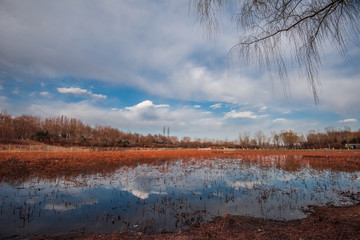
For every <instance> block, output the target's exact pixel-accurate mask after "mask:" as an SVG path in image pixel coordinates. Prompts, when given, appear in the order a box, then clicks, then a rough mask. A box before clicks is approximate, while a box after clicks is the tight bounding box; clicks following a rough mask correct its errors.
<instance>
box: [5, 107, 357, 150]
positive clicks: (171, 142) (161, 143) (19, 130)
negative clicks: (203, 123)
mask: <svg viewBox="0 0 360 240" xmlns="http://www.w3.org/2000/svg"><path fill="white" fill-rule="evenodd" d="M19 140H33V141H38V142H44V143H47V144H52V145H61V146H89V147H151V148H153V147H169V148H171V147H184V148H207V147H220V148H221V147H228V148H289V149H293V148H299V149H305V148H308V149H309V148H336V149H340V148H345V144H349V143H360V131H357V132H352V131H351V129H350V128H348V127H345V128H344V129H335V128H332V127H327V128H325V129H324V131H314V130H310V131H309V132H308V133H307V134H306V135H304V134H301V133H297V132H294V131H292V130H283V131H280V132H271V136H266V135H265V133H264V132H263V131H262V130H258V131H257V132H255V133H254V134H252V135H251V134H250V133H249V132H243V133H240V134H239V138H238V139H236V140H233V141H221V140H214V139H200V138H194V139H191V138H190V137H183V138H181V139H179V138H178V137H176V136H169V134H168V135H167V136H165V133H164V134H153V135H152V134H148V135H142V134H139V133H130V132H124V131H121V130H119V129H117V128H113V127H110V126H100V125H96V126H94V127H91V126H90V125H88V124H85V123H83V122H82V121H81V120H79V119H76V118H69V117H66V116H58V117H50V118H44V119H41V118H40V117H36V116H31V115H21V116H12V115H11V114H8V113H7V112H1V113H0V141H1V142H2V143H11V142H16V141H19Z"/></svg>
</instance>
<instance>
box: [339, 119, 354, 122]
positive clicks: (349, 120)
mask: <svg viewBox="0 0 360 240" xmlns="http://www.w3.org/2000/svg"><path fill="white" fill-rule="evenodd" d="M355 122H357V119H355V118H348V119H344V120H340V121H339V123H355Z"/></svg>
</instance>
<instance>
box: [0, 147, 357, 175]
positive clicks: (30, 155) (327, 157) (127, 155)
mask: <svg viewBox="0 0 360 240" xmlns="http://www.w3.org/2000/svg"><path fill="white" fill-rule="evenodd" d="M216 158H241V159H243V160H244V161H251V162H255V163H258V164H261V165H265V166H266V165H272V164H275V165H276V167H279V168H281V169H284V170H288V171H296V170H298V169H301V168H303V167H306V166H308V165H309V166H311V167H312V168H320V169H332V170H337V171H360V151H355V150H322V151H320V150H195V149H189V150H139V151H136V150H129V151H116V152H51V151H33V152H30V151H27V152H7V151H3V152H0V181H24V180H26V179H28V178H29V177H32V176H37V177H45V178H54V177H58V176H77V175H80V174H81V175H87V174H94V173H104V174H105V173H111V172H112V171H115V170H116V169H118V168H119V167H121V166H137V165H138V164H155V165H157V164H159V165H160V164H162V163H164V162H165V161H172V160H179V159H181V160H184V161H186V160H193V159H195V160H201V159H216Z"/></svg>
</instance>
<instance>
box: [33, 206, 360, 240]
mask: <svg viewBox="0 0 360 240" xmlns="http://www.w3.org/2000/svg"><path fill="white" fill-rule="evenodd" d="M310 208H311V210H310V215H309V216H308V217H307V218H303V219H299V220H291V221H275V220H266V219H261V218H254V217H247V216H233V215H226V216H224V217H216V218H215V219H213V220H212V221H210V222H208V223H203V224H200V225H199V226H193V227H191V228H190V229H188V230H184V231H179V232H174V233H157V234H152V235H143V234H141V233H73V234H64V235H56V236H50V235H43V236H37V237H34V238H33V239H36V240H40V239H52V240H65V239H73V240H90V239H99V240H102V239H146V240H148V239H149V240H150V239H159V240H169V239H176V240H183V239H189V240H194V239H260V240H265V239H328V240H331V239H360V204H357V205H354V206H345V207H335V206H311V207H310ZM306 212H309V211H306Z"/></svg>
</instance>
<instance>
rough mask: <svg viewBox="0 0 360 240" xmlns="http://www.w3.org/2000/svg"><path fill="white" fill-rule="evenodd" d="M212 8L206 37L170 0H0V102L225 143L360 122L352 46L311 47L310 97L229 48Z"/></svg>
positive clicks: (301, 85)
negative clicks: (317, 61)
mask: <svg viewBox="0 0 360 240" xmlns="http://www.w3.org/2000/svg"><path fill="white" fill-rule="evenodd" d="M239 31H240V30H238V29H237V28H236V26H235V24H234V22H231V17H230V16H228V17H227V16H224V17H223V18H222V19H221V22H220V28H219V32H218V34H217V35H216V36H214V37H213V38H209V37H208V35H207V34H206V32H205V28H204V27H203V26H201V25H200V24H199V23H198V22H197V19H196V16H195V13H194V12H192V11H189V1H178V0H157V1H150V0H149V1H147V0H138V1H132V0H122V1H116V0H101V1H95V0H62V1H48V0H27V1H22V0H0V111H7V112H8V113H10V114H12V115H15V116H19V115H22V114H31V115H35V116H39V117H42V118H45V117H55V116H61V115H66V116H68V117H75V118H79V119H81V120H82V121H83V122H84V123H87V124H90V125H91V126H95V125H97V124H98V125H106V126H112V127H115V128H118V129H120V130H122V131H125V132H137V133H141V134H148V133H150V134H160V133H162V131H163V127H164V126H166V128H167V127H169V129H170V135H173V136H178V137H180V138H181V137H184V136H189V137H191V138H195V137H198V138H202V139H205V138H206V139H220V140H226V139H228V140H233V139H236V138H238V136H239V134H244V133H245V132H246V133H248V134H250V135H252V134H254V133H255V132H256V131H258V130H262V131H263V132H264V133H266V134H267V135H270V133H271V132H273V131H277V132H279V131H281V130H293V131H296V132H299V133H304V134H306V133H307V132H308V131H309V130H315V131H323V130H324V128H326V127H334V128H336V129H343V128H344V127H350V129H351V130H353V131H357V130H358V129H360V105H359V103H360V94H359V92H360V91H359V90H360V68H359V67H358V66H359V64H360V48H359V43H358V41H356V40H354V41H351V40H350V41H349V46H350V47H349V49H350V51H349V57H348V58H344V57H343V55H341V54H339V53H338V50H337V48H336V47H334V46H333V45H332V44H329V45H327V46H326V47H324V48H323V50H322V52H321V57H322V67H321V69H320V71H319V78H318V79H319V82H320V83H321V85H320V95H319V102H318V103H317V104H316V103H315V102H314V99H313V96H312V92H311V89H310V87H309V85H308V83H307V80H306V78H305V77H302V76H301V74H299V72H298V71H296V70H294V71H290V72H289V91H288V92H284V90H283V89H284V85H283V84H282V82H281V81H280V80H278V79H277V78H276V75H273V76H274V77H273V78H271V79H270V78H269V75H268V73H267V72H266V71H264V70H263V69H259V68H258V67H257V65H255V64H250V65H247V66H243V65H242V64H241V63H240V62H237V61H234V60H233V59H232V58H231V57H230V56H229V49H230V48H231V47H232V46H233V45H234V44H235V43H236V41H237V37H238V36H239Z"/></svg>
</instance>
